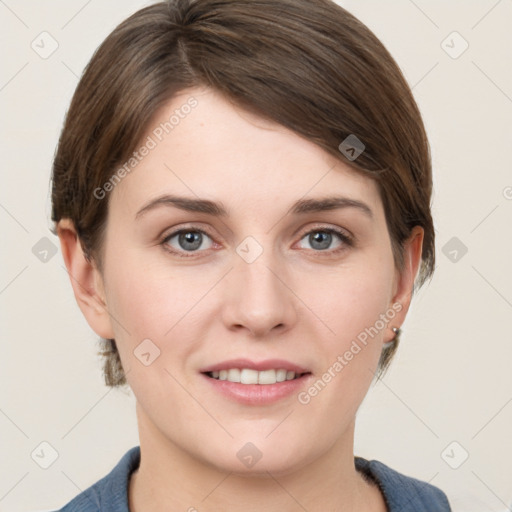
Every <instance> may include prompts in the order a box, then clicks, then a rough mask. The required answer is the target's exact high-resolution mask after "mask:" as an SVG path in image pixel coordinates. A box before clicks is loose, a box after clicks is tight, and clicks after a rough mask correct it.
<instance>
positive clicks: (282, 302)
mask: <svg viewBox="0 0 512 512" xmlns="http://www.w3.org/2000/svg"><path fill="white" fill-rule="evenodd" d="M287 275H288V274H287V272H286V269H285V268H284V264H283V263H282V262H278V261H277V259H276V258H275V257H274V256H273V254H272V251H270V250H264V251H263V253H262V254H260V255H259V256H258V257H257V258H256V260H255V261H252V262H248V261H246V260H244V259H243V258H242V257H240V256H239V255H238V254H235V255H234V265H233V268H232V270H231V271H230V272H229V273H228V275H227V276H226V277H225V283H224V288H223V290H224V295H223V304H222V319H223V322H224V324H225V325H226V327H227V328H228V329H229V330H235V331H239V332H240V333H241V332H242V331H246V333H249V335H251V336H252V337H254V338H257V339H264V338H267V339H268V338H269V337H271V336H273V335H275V333H277V332H284V331H286V330H288V329H290V328H291V326H292V325H293V324H294V323H295V322H296V320H297V298H296V295H295V294H294V292H293V283H290V282H287V281H290V279H287ZM273 331H275V332H273Z"/></svg>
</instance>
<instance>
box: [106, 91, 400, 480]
mask: <svg viewBox="0 0 512 512" xmlns="http://www.w3.org/2000/svg"><path fill="white" fill-rule="evenodd" d="M191 96H193V97H194V98H195V99H196V100H197V104H196V105H195V107H193V108H191V109H182V110H181V111H180V112H184V111H186V112H189V113H188V114H187V115H182V116H181V117H179V122H177V123H175V125H174V126H173V128H172V130H169V133H166V132H165V131H163V133H161V132H162V125H161V123H165V122H166V121H169V118H170V116H171V115H172V114H173V112H174V111H175V110H176V109H180V108H181V107H182V106H183V105H184V104H186V103H187V101H188V100H189V99H190V98H191ZM158 127H160V130H158ZM155 130H156V131H155ZM155 134H158V136H157V135H155ZM148 136H149V137H150V138H151V139H152V140H153V141H154V142H155V143H156V144H155V147H152V148H151V149H149V151H148V152H147V154H146V155H145V156H141V155H139V156H141V159H140V162H139V163H138V164H137V165H136V166H135V168H134V169H133V170H131V171H130V172H129V173H126V176H125V177H124V178H123V179H122V180H121V181H120V182H119V183H118V184H117V185H116V186H115V187H114V189H113V190H112V191H111V192H110V193H109V194H110V195H109V197H108V200H109V214H108V222H107V229H106V236H105V240H104V246H103V249H104V253H103V254H104V268H103V274H102V279H103V281H102V287H103V290H104V294H105V295H104V296H105V302H106V304H107V307H108V311H109V313H110V318H111V320H110V322H111V328H112V337H115V339H116V342H117V346H118V349H119V351H120V356H121V361H122V363H123V367H124V369H125V372H126V374H127V380H128V383H129V385H130V386H131V388H132V390H133V392H134V394H135V396H136V399H137V402H138V407H139V414H141V416H142V417H143V418H144V423H145V425H146V426H147V428H151V429H152V431H153V433H154V435H155V436H158V438H159V439H160V440H161V441H162V442H165V443H167V444H168V445H169V446H174V447H177V448H179V449H180V450H183V451H185V452H186V453H188V454H190V455H192V456H193V457H194V459H196V460H199V461H202V462H204V463H207V464H210V465H213V466H216V467H218V468H221V469H223V470H225V471H238V472H244V471H256V470H265V471H273V472H275V473H276V474H277V473H279V472H283V473H285V472H287V471H292V470H294V469H296V468H298V467H301V466H303V465H304V464H306V463H308V462H312V461H314V460H315V459H317V458H319V457H321V456H322V455H323V454H325V453H327V452H328V451H329V450H331V449H332V447H333V446H336V445H337V444H339V443H342V442H343V440H344V439H347V436H349V433H350V429H351V428H352V426H353V421H354V417H355V414H356V411H357V409H358V407H359V405H360V403H361V402H362V400H363V398H364V396H365V394H366V392H367V390H368V388H369V385H370V383H371V381H372V379H373V372H374V371H375V370H376V367H377V362H378V359H379V356H380V353H381V350H382V343H383V342H385V341H388V340H389V339H391V338H392V337H393V334H392V331H391V327H392V326H394V325H398V326H399V325H400V321H398V318H399V315H400V313H398V311H399V309H400V306H397V304H396V300H395V299H396V294H397V291H398V285H399V279H398V273H397V272H396V271H395V265H394V260H393V255H392V251H391V242H390V238H389V233H388V231H387V227H386V220H385V215H384V211H383V206H382V203H381V200H380V198H379V194H378V189H377V186H376V185H375V183H374V182H373V181H371V180H370V179H368V178H366V177H363V176H361V175H360V174H358V173H356V172H354V171H353V170H351V169H350V168H349V167H347V166H346V165H345V164H344V163H343V162H342V160H341V158H340V160H335V159H333V158H332V157H331V156H329V155H328V154H327V153H326V152H325V151H324V150H322V149H320V148H319V147H318V146H316V145H315V144H313V143H312V142H309V141H307V140H305V139H303V138H301V137H299V136H298V135H296V134H294V133H292V132H290V131H288V130H286V129H285V128H284V127H282V126H280V125H276V124H272V123H270V122H268V121H263V120H262V119H260V118H258V117H255V116H253V115H251V114H249V113H248V112H246V111H243V110H241V109H240V108H237V107H235V106H234V105H232V104H231V103H230V102H228V101H226V100H225V99H223V98H222V97H221V96H220V95H219V94H218V93H215V92H214V91H212V90H210V89H190V90H188V91H186V92H182V93H181V94H180V95H179V96H176V97H175V98H174V99H173V100H172V102H171V103H169V104H168V105H166V106H165V107H163V108H162V109H161V110H160V111H159V112H158V114H157V115H156V116H155V118H154V120H153V121H152V123H151V127H150V130H149V131H148V133H147V135H146V136H145V137H144V140H143V142H142V144H144V143H148V141H149V139H148ZM159 138H160V139H161V140H159ZM142 144H141V145H142ZM148 146H153V143H151V142H149V144H148ZM143 152H144V153H146V152H145V151H143ZM171 196H172V197H171ZM173 198H174V199H176V200H177V202H173V200H172V199H173ZM178 198H181V199H182V200H181V202H180V201H179V200H178ZM326 198H329V199H333V200H334V199H335V198H338V199H339V200H337V201H333V202H331V207H330V208H326V204H325V203H324V204H323V205H322V204H320V203H316V201H321V200H324V199H326ZM104 200H107V199H104ZM187 201H188V202H187ZM192 201H194V202H195V203H194V202H192ZM199 201H207V202H208V203H199ZM210 202H211V203H210ZM212 205H213V206H212ZM315 205H316V207H315ZM219 211H222V214H219ZM393 305H394V307H393ZM365 333H366V335H365ZM369 333H371V334H369ZM363 340H364V341H363ZM240 370H241V371H240ZM293 372H295V373H293ZM217 377H218V378H217ZM293 377H295V378H293ZM283 378H284V379H286V378H288V379H291V380H284V381H282V379H283ZM221 379H222V380H221ZM240 379H241V380H242V382H231V381H237V380H240ZM278 381H279V382H278ZM281 381H282V382H281ZM257 382H261V383H257ZM247 443H252V445H247ZM253 445H254V446H253ZM241 449H242V452H241V453H239V451H240V450H241ZM243 450H245V451H243ZM257 453H261V454H262V459H261V463H259V464H257V465H255V467H254V469H251V468H250V463H247V464H244V460H249V459H243V457H244V456H245V455H249V456H251V455H252V456H254V455H256V454H257ZM237 454H238V455H237Z"/></svg>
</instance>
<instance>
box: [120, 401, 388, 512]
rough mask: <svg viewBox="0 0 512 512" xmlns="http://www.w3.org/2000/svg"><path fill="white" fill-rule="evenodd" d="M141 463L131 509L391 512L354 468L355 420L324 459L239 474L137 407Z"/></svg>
mask: <svg viewBox="0 0 512 512" xmlns="http://www.w3.org/2000/svg"><path fill="white" fill-rule="evenodd" d="M137 417H138V421H139V434H140V450H141V461H140V466H139V468H138V470H137V471H136V472H134V473H133V474H132V477H131V480H130V485H129V508H130V512H142V511H144V510H151V511H153V512H160V511H161V512H164V511H165V512H168V511H169V510H183V511H187V512H213V511H218V510H224V511H226V512H231V511H237V510H244V511H246V512H256V511H261V510H265V511H268V512H277V511H279V512H295V511H297V510H307V511H308V512H325V510H336V511H339V512H344V511H349V510H350V511H354V510H365V511H372V512H373V511H378V512H381V511H382V512H385V511H386V508H385V505H384V501H383V498H382V495H381V494H380V491H379V490H378V488H377V487H376V486H373V485H370V484H369V483H367V482H366V480H365V479H364V478H363V477H362V475H360V474H359V473H358V472H357V471H356V469H355V466H354V455H353V434H354V422H352V424H351V426H350V428H349V429H348V431H347V433H346V436H344V437H343V439H340V440H338V442H337V443H336V444H335V445H334V446H333V447H332V448H331V449H330V450H329V451H328V452H327V453H325V454H323V455H322V456H320V457H319V458H317V459H315V460H313V461H309V462H308V463H305V464H304V465H303V466H301V467H300V469H297V470H295V471H290V472H287V473H277V472H272V471H263V472H260V473H258V474H256V475H249V476H248V475H247V474H244V475H242V474H237V473H234V472H229V471H223V470H222V468H219V467H216V466H214V465H211V464H208V463H207V462H205V461H203V460H198V459H196V458H193V457H192V456H191V455H190V454H189V453H187V452H186V451H185V450H183V449H181V448H180V447H179V446H177V445H176V444H174V443H172V442H171V441H170V440H169V439H168V438H166V437H164V436H163V435H162V433H161V432H160V431H159V430H158V429H157V428H156V427H155V426H154V425H153V424H152V423H151V422H150V421H149V419H148V418H147V416H145V414H144V412H143V411H141V410H140V408H139V407H137Z"/></svg>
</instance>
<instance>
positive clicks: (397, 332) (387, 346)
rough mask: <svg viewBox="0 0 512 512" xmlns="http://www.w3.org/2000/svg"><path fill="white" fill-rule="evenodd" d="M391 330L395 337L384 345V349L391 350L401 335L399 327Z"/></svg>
mask: <svg viewBox="0 0 512 512" xmlns="http://www.w3.org/2000/svg"><path fill="white" fill-rule="evenodd" d="M391 330H392V331H393V332H394V333H395V337H394V338H393V339H392V340H390V341H387V342H386V343H384V344H383V345H382V348H389V347H391V346H392V345H393V343H394V341H395V339H396V337H397V336H398V335H399V334H400V328H399V327H391Z"/></svg>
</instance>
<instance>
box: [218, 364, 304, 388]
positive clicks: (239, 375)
mask: <svg viewBox="0 0 512 512" xmlns="http://www.w3.org/2000/svg"><path fill="white" fill-rule="evenodd" d="M210 376H211V377H213V378H214V379H218V380H227V381H229V382H240V383H242V384H275V383H276V382H283V381H285V380H293V379H295V372H293V371H291V370H290V371H287V370H284V369H282V368H280V369H277V370H264V371H261V372H258V371H257V370H250V369H249V368H242V369H238V368H230V369H229V370H219V371H215V372H210ZM299 376H300V375H299ZM299 376H298V377H299Z"/></svg>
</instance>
